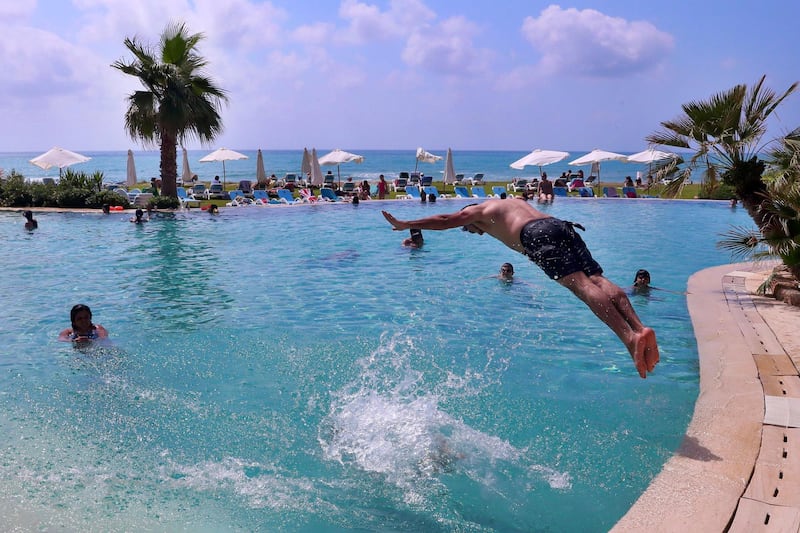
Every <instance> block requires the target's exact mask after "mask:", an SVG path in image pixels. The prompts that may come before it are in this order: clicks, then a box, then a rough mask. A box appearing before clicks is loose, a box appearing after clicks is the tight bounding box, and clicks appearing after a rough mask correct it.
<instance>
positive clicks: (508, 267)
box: [500, 263, 514, 274]
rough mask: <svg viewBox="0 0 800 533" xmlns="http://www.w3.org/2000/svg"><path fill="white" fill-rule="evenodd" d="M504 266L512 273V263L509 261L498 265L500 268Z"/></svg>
mask: <svg viewBox="0 0 800 533" xmlns="http://www.w3.org/2000/svg"><path fill="white" fill-rule="evenodd" d="M504 268H507V269H509V270H510V271H511V273H512V274H513V273H514V265H512V264H511V263H503V264H502V265H500V270H502V269H504Z"/></svg>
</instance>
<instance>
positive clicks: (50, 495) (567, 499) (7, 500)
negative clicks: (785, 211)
mask: <svg viewBox="0 0 800 533" xmlns="http://www.w3.org/2000/svg"><path fill="white" fill-rule="evenodd" d="M463 203H464V202H461V201H456V200H451V201H440V202H438V203H436V204H433V205H418V204H416V203H411V202H399V201H396V202H390V203H383V204H379V203H378V202H371V203H370V202H365V203H362V204H361V205H359V206H351V205H336V206H334V205H321V206H315V207H303V206H297V207H286V208H256V207H251V208H239V209H228V210H224V211H223V213H222V215H220V216H218V217H211V216H209V215H207V214H206V213H200V212H191V213H179V214H177V215H176V216H175V218H173V219H170V218H163V219H156V220H153V221H151V222H149V223H147V224H145V225H143V226H135V225H133V224H130V223H129V222H128V221H127V219H128V217H129V216H130V215H111V216H107V217H103V216H101V215H96V214H50V213H43V214H38V215H37V219H38V220H39V229H38V230H37V231H35V232H32V233H28V232H26V231H24V230H23V228H22V224H23V219H22V217H21V216H19V214H17V213H0V234H1V235H2V239H3V242H4V244H5V250H6V253H5V254H4V259H3V265H4V269H3V276H2V277H0V306H2V309H3V310H4V313H3V314H4V317H5V324H6V325H5V327H4V328H2V331H0V341H2V343H3V345H4V347H5V350H4V356H3V357H2V358H0V370H2V371H1V372H0V429H1V430H2V433H3V435H4V446H2V447H1V448H0V459H1V460H0V479H2V483H0V518H2V519H3V521H4V522H5V523H18V522H19V523H26V520H28V518H26V517H27V516H29V515H27V514H26V513H34V514H35V516H36V517H37V520H38V522H36V523H37V525H38V526H39V527H51V528H52V527H59V528H62V527H63V528H66V529H68V530H95V531H100V530H102V531H124V530H158V531H179V530H190V531H349V530H362V531H374V530H380V531H546V530H552V531H604V530H607V529H608V528H610V527H611V526H612V525H613V524H614V523H615V522H616V520H618V519H619V517H620V516H622V514H624V513H625V511H626V510H627V508H628V507H629V506H630V505H631V504H632V503H633V501H635V500H636V498H637V497H638V495H639V494H640V493H641V492H642V491H643V490H644V488H645V487H646V486H647V484H648V483H649V481H650V480H651V479H652V478H653V477H654V476H655V475H656V474H657V473H658V472H659V470H660V469H661V466H662V464H663V463H664V461H665V460H666V459H667V458H668V457H669V456H670V455H671V454H672V452H673V450H675V449H676V448H677V446H678V445H679V444H680V441H681V438H682V434H683V431H684V429H685V427H686V425H687V423H688V421H689V419H690V417H691V413H692V409H693V405H694V401H695V398H696V395H697V391H698V365H697V352H696V346H695V341H694V336H693V333H692V329H691V324H690V321H689V318H688V314H687V311H686V305H685V297H684V296H682V295H680V294H675V293H672V292H666V291H656V292H654V293H653V294H652V295H651V297H650V298H646V297H642V296H635V297H632V302H633V304H634V306H635V307H636V310H637V312H638V313H639V314H640V316H641V317H642V319H643V321H644V322H645V324H648V325H651V326H653V327H654V328H655V329H656V332H657V335H658V338H659V341H660V347H661V353H662V357H661V363H660V365H659V366H658V368H657V370H656V372H655V374H653V375H652V376H651V377H650V378H648V379H647V380H641V379H640V378H639V377H638V376H637V374H636V372H635V370H634V368H633V365H632V363H631V362H630V359H629V356H628V355H627V353H626V352H625V350H624V348H623V346H622V344H621V343H620V342H619V341H618V340H617V338H616V337H615V336H614V335H613V334H612V333H611V332H610V331H609V330H608V329H607V328H606V327H605V326H604V325H603V324H602V323H601V322H600V321H599V320H598V319H597V318H595V317H594V315H592V314H591V312H590V311H589V310H588V309H587V308H586V307H584V306H583V305H582V304H581V303H579V302H578V301H577V299H575V298H574V297H572V296H571V295H570V294H569V293H568V292H567V291H566V289H563V288H562V287H560V286H559V285H557V284H556V283H554V282H551V281H550V280H548V279H546V278H545V276H544V275H543V274H542V273H541V271H539V270H538V268H536V267H535V265H533V264H532V263H529V262H527V260H525V258H524V257H522V256H520V255H514V254H513V253H512V252H511V251H510V250H508V249H506V248H505V247H503V246H502V245H500V244H499V243H497V242H496V241H494V240H493V239H491V238H489V237H478V236H474V235H469V234H466V233H463V232H460V231H449V232H426V246H425V248H424V249H423V250H419V251H411V250H408V249H403V248H401V247H400V241H401V239H402V238H403V237H404V235H403V234H401V233H398V232H392V231H391V230H390V228H389V226H388V224H386V222H385V221H384V220H383V218H382V216H381V214H380V208H381V207H384V208H386V207H388V208H389V209H390V210H391V211H393V212H394V214H396V215H397V216H398V217H400V218H412V217H413V218H417V217H420V216H425V215H428V214H432V213H434V212H447V211H451V210H453V209H456V208H458V207H460V206H461V205H462V204H463ZM548 210H549V212H551V213H552V214H553V215H556V216H559V217H562V218H566V219H569V220H573V221H576V222H580V223H582V224H584V225H585V226H587V231H586V232H585V233H583V237H584V239H585V240H586V241H587V243H588V244H589V247H590V248H591V249H592V251H593V253H594V255H595V257H596V258H597V259H598V261H599V262H600V263H601V264H602V265H603V267H604V268H605V270H606V275H607V276H608V277H609V278H610V279H612V280H613V281H615V282H617V283H619V284H620V285H629V284H630V283H631V282H632V280H633V275H634V273H635V271H636V270H637V269H639V268H647V269H648V270H649V271H650V272H651V274H652V277H653V285H655V286H657V287H662V288H666V289H671V290H674V291H683V290H684V289H685V285H686V280H687V278H688V276H689V275H691V274H692V273H693V272H695V271H697V270H699V269H702V268H705V267H707V266H711V265H716V264H722V263H725V262H728V261H729V259H730V258H729V257H727V256H726V255H725V254H723V253H722V252H720V251H718V250H717V249H716V248H715V246H714V245H715V242H716V240H717V239H718V234H719V233H720V232H721V231H724V230H725V229H727V227H728V226H729V225H730V224H737V225H747V224H748V218H747V216H746V214H745V213H744V211H742V210H738V211H736V210H731V209H730V208H729V207H728V206H727V204H726V203H723V202H699V201H697V202H671V201H639V200H637V201H625V200H620V201H614V200H600V199H597V200H595V199H592V200H572V199H570V200H564V201H561V202H559V203H556V204H555V205H553V206H549V207H548ZM505 261H510V262H512V263H514V265H515V267H516V271H517V278H518V282H517V283H514V284H512V285H507V284H503V283H500V282H499V281H498V280H497V279H493V278H491V276H492V275H494V274H496V272H497V271H498V269H499V266H500V264H501V263H503V262H505ZM78 302H83V303H87V304H88V305H90V306H91V308H92V310H93V312H94V320H95V322H96V323H100V324H103V325H104V326H105V327H106V328H108V330H109V331H110V334H111V343H110V345H107V346H95V347H93V348H91V349H87V350H83V351H80V350H75V349H73V348H72V346H70V345H68V344H64V343H59V342H57V341H56V340H55V339H56V336H57V334H58V332H59V331H60V330H61V329H63V328H65V327H68V325H69V324H68V322H69V309H70V307H71V306H72V305H73V304H75V303H78Z"/></svg>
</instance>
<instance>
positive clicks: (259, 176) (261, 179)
mask: <svg viewBox="0 0 800 533" xmlns="http://www.w3.org/2000/svg"><path fill="white" fill-rule="evenodd" d="M256 182H258V183H266V182H267V172H266V171H265V170H264V156H263V155H262V154H261V148H259V149H258V155H257V156H256Z"/></svg>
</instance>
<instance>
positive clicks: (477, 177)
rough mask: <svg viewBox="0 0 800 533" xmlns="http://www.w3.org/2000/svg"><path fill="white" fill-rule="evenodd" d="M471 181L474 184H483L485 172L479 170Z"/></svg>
mask: <svg viewBox="0 0 800 533" xmlns="http://www.w3.org/2000/svg"><path fill="white" fill-rule="evenodd" d="M470 183H471V184H472V185H483V172H478V173H477V174H475V175H474V176H472V178H470Z"/></svg>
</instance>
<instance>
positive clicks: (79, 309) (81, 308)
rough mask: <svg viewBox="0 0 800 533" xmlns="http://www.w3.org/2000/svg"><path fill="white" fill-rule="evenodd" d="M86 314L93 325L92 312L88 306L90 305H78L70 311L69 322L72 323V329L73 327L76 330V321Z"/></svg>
mask: <svg viewBox="0 0 800 533" xmlns="http://www.w3.org/2000/svg"><path fill="white" fill-rule="evenodd" d="M84 314H85V315H88V317H89V322H90V323H91V321H92V310H91V309H89V306H88V305H85V304H77V305H74V306H73V307H72V309H70V312H69V321H70V323H71V324H72V327H73V328H75V327H76V323H75V320H76V319H80V318H81V315H84Z"/></svg>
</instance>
